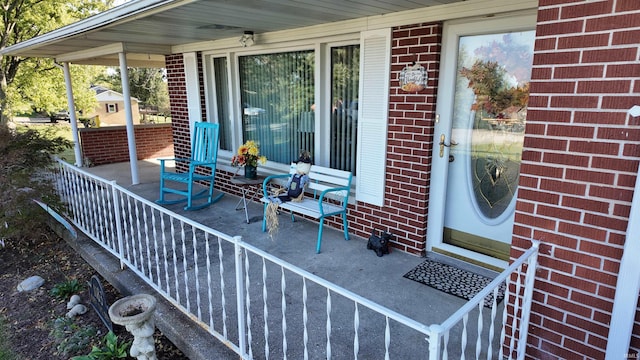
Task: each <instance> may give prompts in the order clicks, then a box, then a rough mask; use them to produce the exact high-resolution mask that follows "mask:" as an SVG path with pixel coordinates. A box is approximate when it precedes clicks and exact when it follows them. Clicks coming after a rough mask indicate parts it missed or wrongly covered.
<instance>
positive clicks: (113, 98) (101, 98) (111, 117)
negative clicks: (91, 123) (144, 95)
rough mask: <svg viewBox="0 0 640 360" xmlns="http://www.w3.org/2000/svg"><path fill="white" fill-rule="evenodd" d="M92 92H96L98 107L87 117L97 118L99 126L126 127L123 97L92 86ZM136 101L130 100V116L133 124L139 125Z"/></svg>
mask: <svg viewBox="0 0 640 360" xmlns="http://www.w3.org/2000/svg"><path fill="white" fill-rule="evenodd" d="M91 89H92V90H94V91H95V92H96V99H97V100H98V105H97V106H96V109H95V111H94V112H93V113H91V114H89V117H94V116H98V117H99V119H100V126H112V125H126V123H127V120H126V116H125V107H124V96H123V95H122V94H120V93H119V92H116V91H113V90H109V89H107V88H104V87H102V86H97V85H96V86H92V87H91ZM138 103H139V101H138V99H136V98H134V97H132V98H131V115H132V118H133V123H134V124H140V110H139V105H138Z"/></svg>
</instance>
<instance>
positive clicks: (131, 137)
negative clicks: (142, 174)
mask: <svg viewBox="0 0 640 360" xmlns="http://www.w3.org/2000/svg"><path fill="white" fill-rule="evenodd" d="M118 56H119V58H120V81H121V82H122V95H123V96H124V111H125V116H126V120H127V142H128V144H129V162H130V163H131V184H132V185H137V184H139V183H140V181H139V180H138V153H137V151H136V136H135V131H134V129H133V114H132V112H131V92H130V91H129V74H128V73H127V56H126V54H125V53H124V52H121V53H118Z"/></svg>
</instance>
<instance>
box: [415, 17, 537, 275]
mask: <svg viewBox="0 0 640 360" xmlns="http://www.w3.org/2000/svg"><path fill="white" fill-rule="evenodd" d="M535 24H536V18H535V15H533V16H529V15H523V16H507V17H500V18H491V19H490V20H486V19H482V20H477V21H468V20H467V21H464V22H462V21H456V22H451V23H446V24H445V26H444V29H443V31H444V32H443V47H442V60H441V68H440V78H439V82H438V86H439V88H438V100H437V107H436V112H437V119H436V124H435V130H434V131H435V133H434V149H433V163H432V171H431V190H430V195H429V221H428V224H427V246H428V249H429V250H432V251H439V252H442V253H445V254H449V255H453V256H459V257H464V258H465V259H468V260H471V261H474V262H480V263H483V264H488V265H491V266H493V267H499V268H500V267H505V266H506V264H507V262H506V261H507V260H508V255H509V249H510V244H511V237H512V233H513V220H514V215H515V200H516V192H517V188H518V181H519V174H520V161H521V158H522V144H523V139H524V128H525V125H526V113H527V102H528V92H529V91H528V90H529V81H530V79H531V65H532V59H533V46H534V38H535V32H534V30H533V29H534V27H535Z"/></svg>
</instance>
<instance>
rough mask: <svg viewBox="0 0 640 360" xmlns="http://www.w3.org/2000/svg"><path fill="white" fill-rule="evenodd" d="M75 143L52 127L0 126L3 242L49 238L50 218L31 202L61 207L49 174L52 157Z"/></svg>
mask: <svg viewBox="0 0 640 360" xmlns="http://www.w3.org/2000/svg"><path fill="white" fill-rule="evenodd" d="M71 146H72V143H71V142H70V141H69V140H67V139H64V138H62V137H59V136H57V135H55V133H54V130H53V127H50V128H48V130H47V131H43V132H39V131H35V130H33V129H28V128H27V129H20V130H12V129H9V128H8V127H7V126H0V242H1V243H4V244H6V243H7V242H8V243H12V242H13V243H16V244H19V243H21V242H25V241H35V240H37V239H39V238H40V236H42V235H45V234H49V233H50V230H49V229H48V227H47V226H46V220H47V217H46V216H44V213H43V212H42V209H41V208H40V207H39V206H38V205H37V204H35V203H34V202H33V201H32V200H33V199H39V200H40V201H42V202H44V203H46V204H49V205H50V206H51V207H53V208H54V209H56V210H60V209H61V207H62V206H61V203H60V201H59V198H58V196H57V194H56V192H55V187H54V186H53V179H52V178H51V177H50V176H48V173H49V172H48V170H50V168H51V166H52V165H53V159H52V155H53V154H57V153H60V152H62V151H63V150H65V149H67V148H70V147H71Z"/></svg>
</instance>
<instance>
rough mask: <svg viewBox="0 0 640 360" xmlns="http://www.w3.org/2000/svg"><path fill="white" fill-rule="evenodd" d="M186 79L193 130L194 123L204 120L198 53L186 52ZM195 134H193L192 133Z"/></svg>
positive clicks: (190, 122) (184, 55)
mask: <svg viewBox="0 0 640 360" xmlns="http://www.w3.org/2000/svg"><path fill="white" fill-rule="evenodd" d="M182 57H183V61H184V81H185V87H186V91H187V108H188V113H189V127H190V128H191V129H192V130H193V129H194V126H193V124H194V123H196V122H200V121H202V109H201V108H200V82H199V81H198V58H197V55H196V53H194V52H190V53H184V54H183V55H182ZM191 135H192V136H193V134H191Z"/></svg>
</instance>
